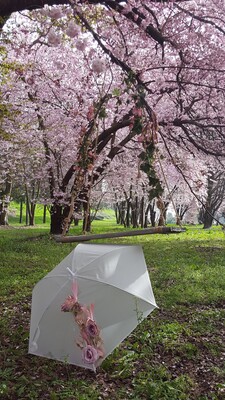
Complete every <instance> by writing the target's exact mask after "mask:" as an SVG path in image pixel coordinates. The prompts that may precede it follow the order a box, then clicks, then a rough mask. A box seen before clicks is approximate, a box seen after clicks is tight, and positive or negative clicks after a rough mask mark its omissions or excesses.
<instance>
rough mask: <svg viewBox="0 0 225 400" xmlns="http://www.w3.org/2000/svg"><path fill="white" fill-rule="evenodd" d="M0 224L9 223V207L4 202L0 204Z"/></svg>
mask: <svg viewBox="0 0 225 400" xmlns="http://www.w3.org/2000/svg"><path fill="white" fill-rule="evenodd" d="M0 225H4V226H6V225H9V222H8V207H6V203H5V202H4V203H3V202H2V203H1V204H0Z"/></svg>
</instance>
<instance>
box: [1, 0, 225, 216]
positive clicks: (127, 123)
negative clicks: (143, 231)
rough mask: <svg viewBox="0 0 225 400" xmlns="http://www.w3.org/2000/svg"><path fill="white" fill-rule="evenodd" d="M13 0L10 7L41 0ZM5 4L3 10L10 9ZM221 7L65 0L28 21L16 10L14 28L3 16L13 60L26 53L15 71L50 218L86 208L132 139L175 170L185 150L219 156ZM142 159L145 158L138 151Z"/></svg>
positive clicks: (221, 134)
mask: <svg viewBox="0 0 225 400" xmlns="http://www.w3.org/2000/svg"><path fill="white" fill-rule="evenodd" d="M15 3H16V2H15ZM0 4H1V3H0ZM2 4H3V2H2ZM9 4H10V2H8V5H9ZM18 4H19V2H17V5H16V6H15V7H16V9H11V11H16V10H22V9H23V8H24V7H25V8H26V7H28V8H30V9H32V8H36V7H38V8H39V7H41V6H43V5H44V2H42V4H41V5H40V4H39V3H38V2H36V3H35V4H32V2H25V4H24V2H20V5H19V6H18ZM46 4H47V2H46ZM48 4H50V5H51V3H50V2H49V3H48ZM54 4H57V2H54ZM60 4H61V3H60ZM18 7H20V8H18ZM2 10H3V9H2ZM4 10H5V11H4V12H3V11H2V15H6V14H7V12H8V13H10V12H11V11H10V10H9V9H8V11H7V12H6V8H5V9H4ZM224 11H225V10H224V4H223V2H221V1H220V0H214V1H212V2H209V1H206V2H204V4H203V2H202V1H201V0H198V1H196V2H193V1H173V2H169V1H168V2H166V1H165V2H161V1H150V0H149V1H144V2H141V1H135V2H133V1H127V2H116V1H105V2H104V6H102V5H101V2H97V1H89V2H81V3H78V2H75V1H71V2H70V5H69V6H67V5H64V6H63V7H53V8H48V7H44V8H43V9H42V10H40V11H33V12H31V13H29V14H28V13H24V17H23V18H25V20H27V21H28V22H27V24H26V23H25V24H24V21H25V20H24V19H23V22H22V19H20V18H22V17H19V18H17V17H15V18H17V21H16V24H15V23H14V25H13V24H12V22H11V25H10V20H9V21H8V23H7V29H6V28H4V32H5V34H6V35H7V39H8V38H9V37H10V38H12V43H15V47H16V48H15V49H14V50H12V53H13V52H14V56H12V57H14V59H15V54H16V52H17V55H16V57H17V58H18V57H19V58H20V59H21V61H22V59H23V60H25V59H26V67H25V68H22V70H21V69H18V71H17V75H18V78H19V81H18V82H19V84H20V85H21V86H20V87H21V88H22V87H24V88H25V90H26V101H25V102H24V101H22V104H23V105H24V104H25V103H26V104H28V103H27V101H29V106H28V105H26V106H25V108H24V110H25V111H26V110H27V109H29V110H30V111H31V110H32V111H31V112H30V113H29V114H30V115H32V116H33V121H35V122H33V127H34V126H35V128H36V130H38V132H39V133H40V135H39V136H40V138H41V140H40V141H41V143H42V148H43V154H44V156H45V168H46V169H45V171H46V176H48V180H49V188H50V198H51V200H52V201H53V209H52V215H55V216H56V219H57V220H62V219H63V218H64V217H67V218H68V216H71V215H70V214H71V210H72V209H73V208H74V206H75V203H76V202H77V199H79V200H82V202H83V205H84V207H85V204H86V212H87V213H88V208H89V201H88V199H89V197H90V193H91V188H92V187H93V186H94V185H95V184H96V183H97V182H98V180H99V179H101V177H102V176H103V175H104V173H106V171H107V168H109V166H110V164H111V163H112V162H113V160H114V159H115V158H116V157H117V156H118V154H119V153H120V152H121V149H123V148H125V146H127V144H128V143H129V142H130V141H132V140H133V138H134V137H135V136H138V137H139V142H138V146H139V147H138V152H139V148H140V152H139V154H141V152H142V151H143V149H144V151H145V153H146V154H147V152H148V151H147V149H148V146H150V147H151V145H152V144H153V145H154V146H155V147H157V146H164V150H165V151H163V153H167V155H166V156H165V155H164V163H166V162H167V163H169V164H168V165H170V164H171V163H172V164H173V165H174V166H175V167H176V170H177V171H179V172H181V173H182V174H184V171H183V167H182V165H181V163H180V161H182V159H183V158H185V157H186V155H187V154H191V155H192V156H193V158H194V157H199V158H200V159H201V160H202V157H203V156H202V154H206V155H210V156H216V157H217V158H220V162H221V163H223V157H224V132H223V131H224V130H223V128H224V83H223V74H224V50H223V40H224V28H223V18H224ZM219 15H220V17H218V16H219ZM15 27H16V28H15ZM9 32H11V34H10V33H9ZM10 35H11V36H10ZM78 52H79V56H77V54H78ZM34 60H35V61H34ZM53 60H54V61H53ZM69 60H71V62H69ZM74 63H76V66H77V68H74ZM60 71H61V72H60ZM72 71H73V73H71V72H72ZM78 71H79V73H78ZM74 74H75V76H76V78H77V79H74ZM103 76H104V77H103ZM72 88H74V91H76V94H75V93H74V91H73V90H72ZM84 93H85V95H84ZM75 99H76V101H75ZM75 103H76V104H78V107H77V106H76V107H77V113H76V112H75V110H76V107H75V106H74V105H75ZM74 113H75V114H76V115H74ZM72 114H73V118H74V119H76V127H75V128H74V125H73V122H72V121H71V119H72V118H71V115H72ZM30 115H29V117H28V119H29V120H30V121H31V119H32V118H31V117H30ZM157 120H158V121H157ZM73 121H74V120H73ZM59 124H60V127H61V128H62V127H63V129H61V137H60V133H59V129H58V127H59ZM28 125H30V123H29V124H28ZM157 127H158V131H159V133H158V135H157V138H156V130H157ZM66 131H67V133H68V132H70V135H69V136H70V139H71V142H70V141H69V142H67V140H66V137H68V136H67V135H65V132H66ZM40 138H39V139H40ZM156 139H157V140H156ZM156 142H158V143H156ZM61 145H62V147H60V146H61ZM74 146H76V147H77V149H76V151H75V152H74V153H72V152H70V151H69V149H71V148H72V147H74ZM141 146H142V148H143V149H142V150H141ZM154 146H153V147H154ZM62 153H63V158H64V160H66V163H65V165H64V166H63V167H62V165H61V161H62ZM147 158H148V157H147ZM143 160H145V164H146V156H144V155H143ZM166 160H167V161H166ZM156 164H157V163H156ZM146 165H147V164H146ZM142 167H143V166H142ZM199 168H200V170H201V167H199ZM158 170H159V171H160V168H158ZM149 171H150V169H149V168H148V172H149ZM190 171H191V169H190ZM59 172H60V173H59ZM194 172H195V171H193V173H194ZM59 177H60V178H59ZM56 178H57V179H56ZM72 179H73V185H71V182H72ZM184 179H185V180H186V183H187V181H190V179H189V177H188V176H187V175H185V176H184ZM189 186H190V183H189ZM192 190H193V189H192ZM66 192H67V193H66ZM65 193H66V196H65ZM66 197H67V201H68V208H67V211H66V215H63V211H64V210H62V208H61V202H62V201H63V202H64V205H65V201H66ZM54 207H56V208H55V209H54ZM65 209H66V208H65ZM68 212H69V214H68ZM61 222H62V221H61ZM61 222H60V223H61Z"/></svg>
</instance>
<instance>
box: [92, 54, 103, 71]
mask: <svg viewBox="0 0 225 400" xmlns="http://www.w3.org/2000/svg"><path fill="white" fill-rule="evenodd" d="M91 68H92V71H94V72H96V73H97V74H101V73H102V72H104V71H105V63H104V61H102V60H101V59H99V58H96V59H95V60H93V62H92V66H91Z"/></svg>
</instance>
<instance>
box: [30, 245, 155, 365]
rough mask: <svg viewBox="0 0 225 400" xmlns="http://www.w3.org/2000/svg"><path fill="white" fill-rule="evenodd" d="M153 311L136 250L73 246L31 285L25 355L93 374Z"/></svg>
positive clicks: (141, 260)
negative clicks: (88, 370)
mask: <svg viewBox="0 0 225 400" xmlns="http://www.w3.org/2000/svg"><path fill="white" fill-rule="evenodd" d="M155 307H157V305H156V303H155V298H154V295H153V292H152V287H151V283H150V279H149V274H148V271H147V268H146V263H145V259H144V255H143V251H142V248H141V247H140V246H124V245H121V246H120V245H96V244H79V245H78V246H77V247H76V248H75V250H73V251H72V252H71V253H70V254H69V255H68V256H67V257H66V258H65V259H64V260H63V261H62V262H61V263H60V264H59V265H58V266H57V267H55V268H54V269H53V270H52V271H51V272H50V273H49V274H47V275H46V276H45V277H44V278H43V279H42V280H41V281H39V282H38V283H37V285H36V286H35V287H34V290H33V295H32V312H31V326H30V341H29V353H31V354H35V355H39V356H43V357H48V358H52V359H56V360H60V361H65V362H68V363H69V364H75V365H78V366H82V367H86V368H89V369H92V370H95V369H96V367H97V366H99V365H100V364H101V362H102V361H103V360H104V359H105V358H106V357H107V356H108V355H109V354H110V353H111V352H112V351H113V349H114V348H115V347H116V346H117V345H118V344H119V343H121V342H122V340H123V339H125V338H126V337H127V336H128V335H129V334H130V333H131V332H132V331H133V329H134V328H135V327H136V326H137V325H138V323H139V322H140V321H141V320H142V319H143V318H145V317H147V315H148V314H150V312H151V311H152V310H153V309H154V308H155ZM63 311H71V312H63Z"/></svg>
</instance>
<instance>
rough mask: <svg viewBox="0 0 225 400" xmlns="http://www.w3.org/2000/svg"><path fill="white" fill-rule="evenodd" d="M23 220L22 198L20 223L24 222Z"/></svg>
mask: <svg viewBox="0 0 225 400" xmlns="http://www.w3.org/2000/svg"><path fill="white" fill-rule="evenodd" d="M22 222H23V200H20V219H19V223H20V224H22Z"/></svg>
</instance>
